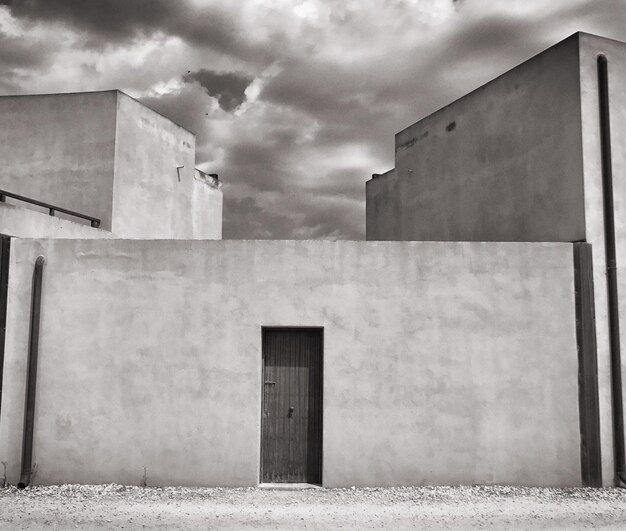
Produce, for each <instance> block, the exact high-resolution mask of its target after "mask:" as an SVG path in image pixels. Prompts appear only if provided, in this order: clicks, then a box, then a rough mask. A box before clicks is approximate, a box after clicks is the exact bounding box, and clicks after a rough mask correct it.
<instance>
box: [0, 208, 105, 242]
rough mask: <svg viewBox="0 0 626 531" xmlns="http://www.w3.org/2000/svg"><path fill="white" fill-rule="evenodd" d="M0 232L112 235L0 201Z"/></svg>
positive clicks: (47, 235) (44, 235)
mask: <svg viewBox="0 0 626 531" xmlns="http://www.w3.org/2000/svg"><path fill="white" fill-rule="evenodd" d="M0 234H3V235H5V236H16V237H19V238H111V237H112V234H111V233H110V232H109V231H106V230H102V229H96V228H92V227H91V226H90V225H84V224H82V223H76V222H74V221H69V220H67V219H62V218H59V217H56V216H50V215H48V214H44V213H42V212H34V211H33V210H31V209H29V208H21V207H18V206H15V205H8V204H6V203H0Z"/></svg>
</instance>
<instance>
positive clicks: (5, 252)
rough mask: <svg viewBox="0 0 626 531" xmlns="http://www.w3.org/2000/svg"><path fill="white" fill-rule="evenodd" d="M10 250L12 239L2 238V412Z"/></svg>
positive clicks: (0, 331) (0, 402) (0, 328)
mask: <svg viewBox="0 0 626 531" xmlns="http://www.w3.org/2000/svg"><path fill="white" fill-rule="evenodd" d="M10 250H11V238H10V237H9V236H0V410H1V409H2V380H3V370H4V343H5V339H6V326H7V302H8V290H9V253H10Z"/></svg>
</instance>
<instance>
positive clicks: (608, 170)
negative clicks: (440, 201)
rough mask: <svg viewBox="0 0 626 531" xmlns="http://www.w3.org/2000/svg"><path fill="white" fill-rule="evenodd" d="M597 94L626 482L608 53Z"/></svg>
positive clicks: (616, 431)
mask: <svg viewBox="0 0 626 531" xmlns="http://www.w3.org/2000/svg"><path fill="white" fill-rule="evenodd" d="M598 94H599V106H600V146H601V155H602V195H603V199H604V205H603V206H604V249H605V256H606V285H607V292H608V293H607V295H608V310H609V340H610V349H611V399H612V405H613V452H614V460H615V483H616V484H617V485H622V486H626V470H625V468H626V467H625V462H624V407H623V402H622V361H621V347H620V330H619V298H618V292H617V259H616V256H615V214H614V205H613V168H612V163H611V120H610V114H609V73H608V63H607V59H606V56H604V55H599V56H598Z"/></svg>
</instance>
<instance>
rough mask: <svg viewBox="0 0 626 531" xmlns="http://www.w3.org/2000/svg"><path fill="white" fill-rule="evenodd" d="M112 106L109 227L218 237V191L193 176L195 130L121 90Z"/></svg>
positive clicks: (137, 233) (132, 233)
mask: <svg viewBox="0 0 626 531" xmlns="http://www.w3.org/2000/svg"><path fill="white" fill-rule="evenodd" d="M118 109H119V110H118V119H117V133H116V143H115V188H114V193H113V219H114V222H113V232H114V233H115V234H117V235H119V236H120V237H123V238H177V239H178V238H187V239H191V238H204V239H220V238H221V235H222V216H221V213H222V192H221V190H219V189H218V188H214V187H211V186H209V185H207V184H205V183H204V182H202V181H200V180H198V179H196V178H195V172H194V167H195V157H196V154H195V145H196V138H195V136H194V135H193V134H192V133H190V132H189V131H187V130H185V129H183V128H182V127H180V126H178V125H176V124H175V123H174V122H172V121H170V120H168V119H167V118H164V117H163V116H161V115H160V114H158V113H156V112H154V111H153V110H151V109H149V108H148V107H146V106H144V105H142V104H140V103H139V102H137V101H135V100H134V99H132V98H131V97H129V96H127V95H126V94H124V93H122V92H120V93H118ZM180 166H182V167H180ZM177 167H179V168H178V169H177Z"/></svg>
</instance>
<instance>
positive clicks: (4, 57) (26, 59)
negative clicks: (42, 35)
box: [0, 32, 51, 68]
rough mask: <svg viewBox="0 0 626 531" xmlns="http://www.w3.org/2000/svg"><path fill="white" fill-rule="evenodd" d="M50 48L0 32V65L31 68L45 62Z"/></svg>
mask: <svg viewBox="0 0 626 531" xmlns="http://www.w3.org/2000/svg"><path fill="white" fill-rule="evenodd" d="M50 53H51V52H50V50H48V49H47V48H46V46H45V45H44V44H41V43H29V42H26V41H24V39H20V38H19V37H10V36H8V35H5V34H3V33H2V32H0V65H2V67H5V68H6V67H11V68H12V67H19V68H32V67H36V66H41V65H43V64H45V63H46V61H47V57H48V55H49V54H50Z"/></svg>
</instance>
